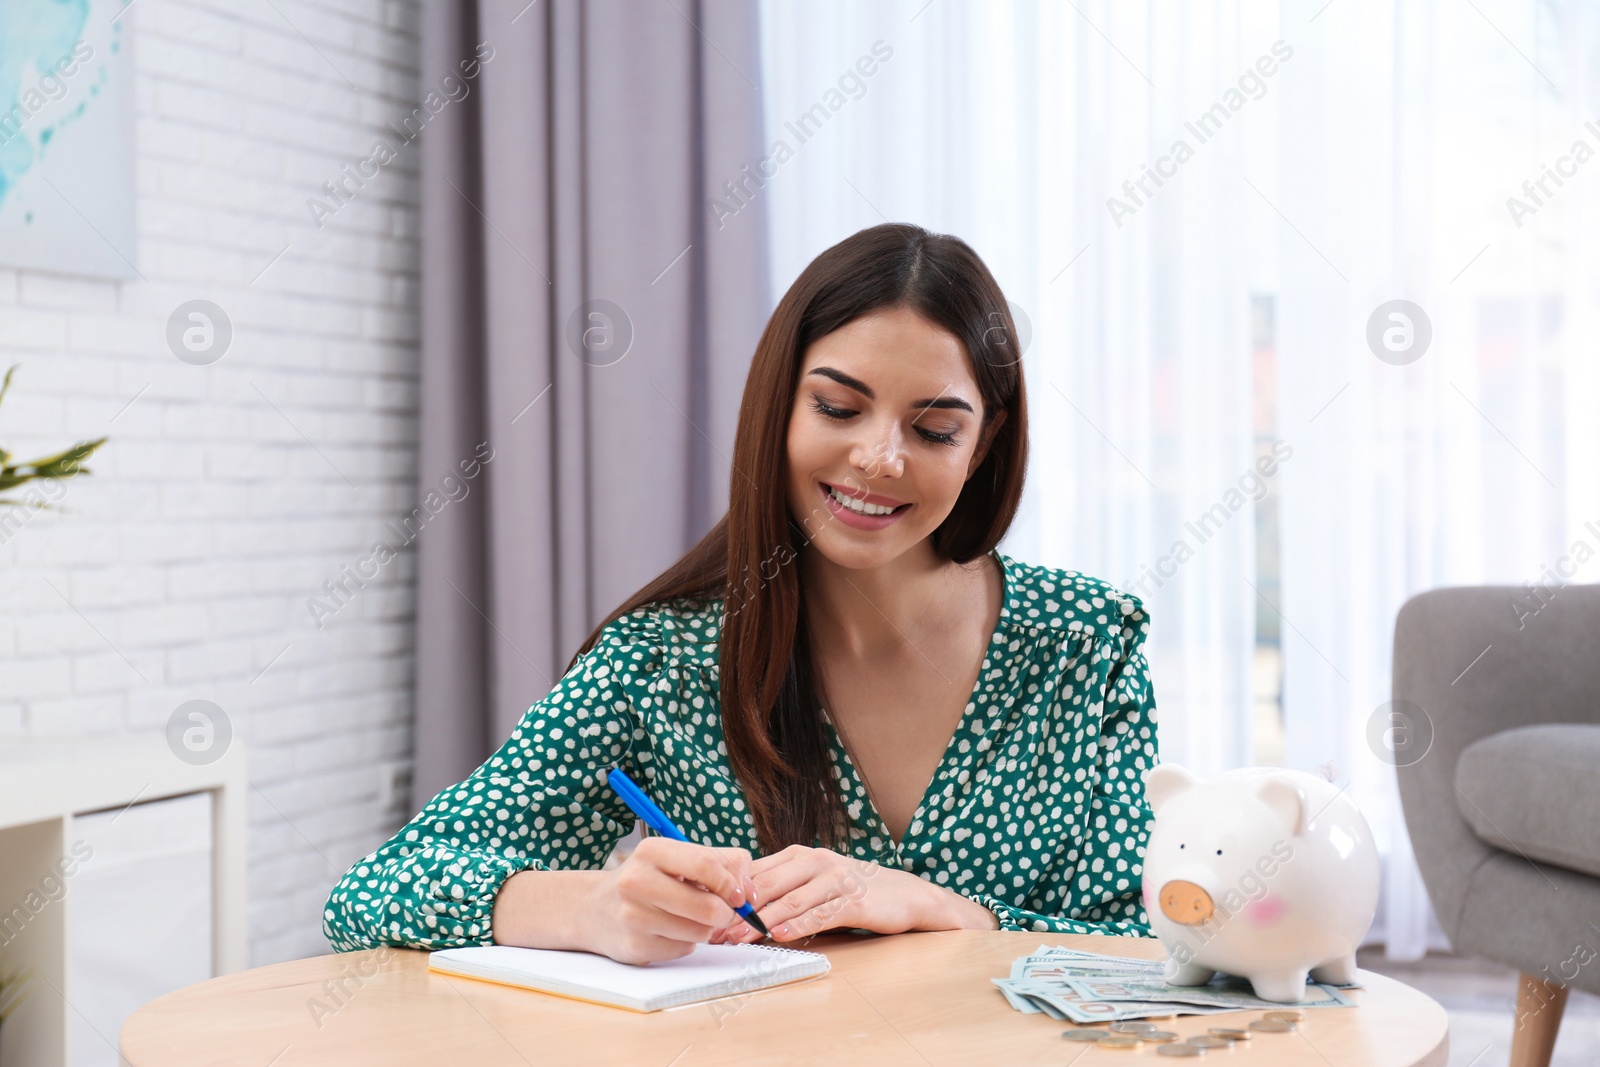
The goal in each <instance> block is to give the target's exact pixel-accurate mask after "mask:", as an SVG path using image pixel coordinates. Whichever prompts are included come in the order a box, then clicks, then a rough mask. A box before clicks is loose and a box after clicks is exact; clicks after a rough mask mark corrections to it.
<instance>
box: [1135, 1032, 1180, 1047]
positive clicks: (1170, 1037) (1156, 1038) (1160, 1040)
mask: <svg viewBox="0 0 1600 1067" xmlns="http://www.w3.org/2000/svg"><path fill="white" fill-rule="evenodd" d="M1139 1036H1140V1037H1142V1038H1144V1039H1145V1040H1146V1041H1148V1042H1150V1044H1152V1045H1161V1044H1165V1043H1166V1042H1168V1041H1176V1040H1178V1035H1177V1034H1175V1033H1173V1032H1172V1031H1171V1030H1146V1031H1145V1032H1144V1033H1142V1034H1140V1035H1139Z"/></svg>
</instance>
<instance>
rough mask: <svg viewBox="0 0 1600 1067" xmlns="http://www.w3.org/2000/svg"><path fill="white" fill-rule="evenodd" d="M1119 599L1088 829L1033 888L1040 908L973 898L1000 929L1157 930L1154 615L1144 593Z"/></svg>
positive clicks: (1066, 931)
mask: <svg viewBox="0 0 1600 1067" xmlns="http://www.w3.org/2000/svg"><path fill="white" fill-rule="evenodd" d="M1119 599H1120V600H1121V601H1122V605H1123V607H1122V610H1123V619H1122V627H1121V629H1122V634H1121V640H1120V642H1119V643H1118V644H1119V645H1120V653H1119V655H1118V656H1117V659H1116V660H1115V661H1114V662H1113V663H1112V665H1111V668H1110V670H1109V672H1108V673H1107V675H1106V681H1105V690H1104V699H1103V701H1102V702H1101V705H1100V707H1101V713H1100V714H1101V718H1100V736H1099V740H1098V741H1097V742H1096V743H1095V745H1094V774H1093V787H1092V789H1091V790H1090V794H1089V798H1090V799H1089V811H1088V817H1087V819H1086V820H1085V821H1084V824H1083V825H1084V827H1085V832H1084V835H1083V837H1081V838H1079V839H1078V840H1077V841H1076V842H1074V844H1073V846H1072V847H1069V848H1068V849H1067V851H1065V852H1063V853H1062V854H1061V855H1060V857H1058V862H1057V865H1056V867H1055V871H1054V874H1053V876H1052V877H1049V878H1046V879H1044V880H1043V881H1042V882H1041V883H1040V884H1039V885H1038V886H1036V887H1035V889H1034V891H1033V892H1032V893H1030V895H1029V901H1028V903H1030V904H1037V905H1040V906H1041V910H1037V911H1036V910H1030V909H1029V908H1024V907H1016V906H1014V905H1012V904H1009V903H1007V902H1006V901H1003V900H1001V899H999V898H998V897H994V896H990V895H987V894H984V895H980V896H976V897H974V898H973V899H975V900H977V901H978V903H980V904H982V905H984V906H985V907H987V908H988V909H989V910H990V911H992V912H994V913H995V917H996V918H998V919H999V920H1000V929H1002V930H1032V931H1036V932H1045V933H1060V934H1131V935H1134V936H1138V937H1153V936H1154V934H1153V933H1152V931H1151V929H1150V920H1149V916H1148V915H1147V914H1146V912H1145V908H1144V901H1143V899H1142V891H1143V877H1142V876H1143V873H1144V850H1145V845H1146V843H1147V842H1148V841H1149V838H1150V808H1149V806H1148V805H1147V804H1146V803H1145V799H1144V771H1145V768H1147V767H1153V766H1155V764H1156V703H1155V693H1154V691H1153V689H1152V688H1151V685H1150V666H1149V664H1148V663H1147V662H1146V660H1145V654H1144V648H1143V646H1144V638H1145V632H1146V630H1147V629H1148V627H1149V617H1148V615H1147V614H1146V613H1145V611H1144V607H1143V604H1142V602H1141V601H1140V600H1139V598H1138V597H1136V596H1133V595H1131V594H1127V593H1124V594H1121V596H1120V598H1119ZM1057 908H1059V909H1060V910H1056V909H1057Z"/></svg>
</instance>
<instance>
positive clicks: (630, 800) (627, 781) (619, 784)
mask: <svg viewBox="0 0 1600 1067" xmlns="http://www.w3.org/2000/svg"><path fill="white" fill-rule="evenodd" d="M606 782H607V784H609V785H610V786H611V788H612V789H614V790H616V792H617V796H619V797H621V798H622V802H623V803H624V804H626V805H628V807H629V808H631V809H633V813H634V814H635V815H637V816H639V818H641V819H643V820H644V822H645V825H646V826H648V827H650V829H652V830H654V831H655V832H656V833H658V834H660V835H661V836H662V837H670V838H672V840H674V841H688V840H689V839H688V838H687V837H684V836H683V832H682V831H681V830H679V829H678V828H677V827H676V826H674V825H672V820H671V819H669V818H667V816H666V814H665V813H664V812H662V810H661V809H660V808H658V807H656V805H655V801H653V800H651V799H650V798H649V797H647V796H645V795H644V790H642V789H640V788H639V787H638V786H636V785H634V784H633V780H632V779H631V778H629V777H628V776H627V775H626V774H623V773H622V768H620V767H612V768H611V769H610V770H608V771H607V772H606ZM734 910H735V911H737V912H738V913H739V917H740V918H741V919H743V920H744V921H745V922H747V923H749V924H750V925H751V926H753V927H755V928H756V929H757V930H760V931H761V935H762V936H763V937H771V936H772V934H771V933H769V932H768V930H767V927H766V924H765V923H763V922H762V921H761V918H760V916H758V915H757V914H756V909H754V908H752V907H751V906H750V904H749V903H748V902H746V903H744V904H741V905H739V906H738V907H737V908H735V909H734Z"/></svg>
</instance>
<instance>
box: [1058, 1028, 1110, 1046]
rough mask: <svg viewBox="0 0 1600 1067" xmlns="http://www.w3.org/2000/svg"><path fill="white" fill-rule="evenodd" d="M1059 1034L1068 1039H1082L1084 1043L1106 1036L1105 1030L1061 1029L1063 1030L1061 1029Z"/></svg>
mask: <svg viewBox="0 0 1600 1067" xmlns="http://www.w3.org/2000/svg"><path fill="white" fill-rule="evenodd" d="M1061 1036H1062V1037H1064V1038H1066V1039H1067V1040H1068V1041H1082V1042H1083V1043H1085V1044H1089V1043H1090V1042H1094V1041H1099V1040H1100V1039H1101V1038H1102V1037H1105V1036H1106V1031H1104V1030H1063V1031H1061Z"/></svg>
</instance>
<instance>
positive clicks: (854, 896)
mask: <svg viewBox="0 0 1600 1067" xmlns="http://www.w3.org/2000/svg"><path fill="white" fill-rule="evenodd" d="M750 877H751V881H753V882H754V883H755V887H756V900H755V908H756V914H757V915H759V916H760V917H761V921H762V922H764V923H766V925H767V929H768V930H770V931H772V939H773V940H774V941H793V940H795V939H796V938H801V937H809V936H810V935H812V934H818V933H821V932H822V931H824V930H831V929H835V928H844V929H851V928H858V929H862V930H872V931H875V932H876V933H880V934H898V933H902V932H904V931H906V930H917V929H926V928H928V927H926V926H925V925H924V920H925V919H927V918H928V917H929V916H930V915H931V914H933V911H934V909H938V908H939V907H941V906H942V905H943V904H944V903H945V901H944V899H943V898H945V897H948V896H951V895H952V894H950V892H949V891H948V890H945V889H941V888H940V887H938V886H936V885H934V884H933V883H931V882H928V881H925V880H924V879H921V878H918V877H917V876H916V875H914V874H912V873H911V872H910V871H896V870H891V869H890V868H887V867H882V866H879V865H878V864H876V863H868V862H866V861H865V860H858V859H854V858H851V857H849V856H841V855H840V854H839V853H837V852H834V851H832V850H830V849H826V848H807V847H806V846H804V845H790V846H789V847H788V848H786V849H784V850H783V851H782V852H776V853H774V854H772V855H770V856H763V857H761V858H760V859H758V860H756V861H755V862H753V863H752V864H751V865H750ZM934 928H935V929H938V928H939V927H934ZM760 936H761V935H760V934H759V933H758V932H757V931H756V930H755V929H754V928H753V927H751V926H750V925H749V924H748V923H746V922H745V921H744V920H743V919H736V920H735V921H734V922H732V923H730V924H729V925H728V926H726V927H724V928H723V929H721V930H717V931H716V932H715V933H713V934H712V936H711V940H710V943H711V944H713V945H716V944H734V943H738V942H744V941H754V940H756V939H758V938H759V937H760Z"/></svg>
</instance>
